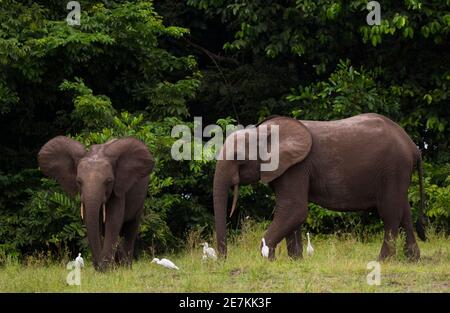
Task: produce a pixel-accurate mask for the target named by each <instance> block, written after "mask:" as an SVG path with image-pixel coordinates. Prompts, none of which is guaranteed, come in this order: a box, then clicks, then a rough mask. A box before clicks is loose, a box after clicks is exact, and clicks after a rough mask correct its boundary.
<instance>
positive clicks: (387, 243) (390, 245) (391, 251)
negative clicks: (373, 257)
mask: <svg viewBox="0 0 450 313" xmlns="http://www.w3.org/2000/svg"><path fill="white" fill-rule="evenodd" d="M394 255H395V240H393V239H390V240H386V239H385V240H384V242H383V246H382V247H381V251H380V255H379V257H378V260H379V261H385V260H387V259H389V258H391V257H393V256H394Z"/></svg>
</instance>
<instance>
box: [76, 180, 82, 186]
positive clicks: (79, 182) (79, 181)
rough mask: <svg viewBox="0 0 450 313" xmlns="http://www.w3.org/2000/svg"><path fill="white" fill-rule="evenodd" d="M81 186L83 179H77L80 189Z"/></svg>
mask: <svg viewBox="0 0 450 313" xmlns="http://www.w3.org/2000/svg"><path fill="white" fill-rule="evenodd" d="M81 184H82V182H81V178H77V185H78V187H81Z"/></svg>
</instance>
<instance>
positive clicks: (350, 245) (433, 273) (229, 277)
mask: <svg viewBox="0 0 450 313" xmlns="http://www.w3.org/2000/svg"><path fill="white" fill-rule="evenodd" d="M246 229H247V230H246V231H245V232H244V234H243V235H241V236H238V237H236V238H234V239H233V240H230V241H232V243H231V244H230V245H229V249H228V258H227V260H226V261H225V262H223V261H217V262H211V261H210V262H204V261H202V260H201V254H202V252H201V246H199V245H198V243H200V242H201V240H200V238H199V237H198V235H196V234H193V235H191V236H190V238H188V240H187V241H188V245H189V246H190V248H188V249H187V252H185V253H181V254H176V255H158V257H160V258H162V257H168V258H169V259H171V260H172V261H174V262H175V263H176V264H177V265H178V266H179V267H180V270H179V271H172V270H168V269H165V268H163V267H161V266H158V265H156V264H151V263H150V260H151V258H150V257H145V256H144V257H142V258H141V259H140V260H138V261H135V262H134V263H133V268H132V269H127V268H119V269H116V270H114V271H109V272H107V273H97V272H96V271H95V270H94V269H93V268H92V266H91V265H90V264H88V265H87V267H86V268H84V269H83V270H82V272H81V286H68V285H67V284H66V276H67V274H68V272H69V270H67V269H66V267H65V262H62V261H61V262H59V263H58V262H52V263H50V264H47V263H48V262H46V261H45V259H42V258H31V259H28V261H26V262H17V261H13V260H6V261H5V262H4V264H3V266H2V267H0V291H2V292H226V293H230V292H449V291H450V241H449V238H448V237H445V236H444V235H440V234H433V233H432V234H430V235H429V240H428V241H427V242H419V246H420V249H421V254H422V257H421V260H420V261H419V262H417V263H410V262H408V261H407V260H406V258H405V256H404V255H403V252H402V250H403V249H402V244H403V239H404V238H399V240H398V242H397V255H396V256H395V257H394V258H392V259H391V260H389V261H385V262H382V263H381V285H380V286H369V285H368V284H367V282H366V275H367V274H368V273H369V270H368V269H366V267H367V263H368V262H369V261H372V260H376V258H377V256H378V252H379V249H380V246H381V241H382V234H379V235H377V236H373V237H371V238H370V239H369V240H368V241H367V242H361V241H359V240H356V239H355V238H353V237H352V236H350V235H343V236H336V235H330V236H313V237H312V242H313V246H314V249H315V254H314V255H313V256H312V257H306V256H305V257H304V259H302V260H296V261H295V260H290V259H289V258H288V257H287V253H286V245H285V243H284V242H283V243H282V244H281V245H279V247H278V249H277V252H276V255H277V259H276V261H274V262H269V261H267V260H265V259H262V257H261V256H260V254H259V243H260V240H261V237H262V235H263V234H264V228H263V227H262V226H261V225H252V226H251V227H246ZM304 250H306V248H305V247H304ZM305 254H306V253H305ZM85 261H86V263H88V261H87V260H85Z"/></svg>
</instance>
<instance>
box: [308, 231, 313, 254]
mask: <svg viewBox="0 0 450 313" xmlns="http://www.w3.org/2000/svg"><path fill="white" fill-rule="evenodd" d="M306 236H307V237H308V246H307V247H306V253H307V254H308V255H309V256H311V255H313V254H314V248H313V246H312V245H311V240H310V239H309V232H307V233H306Z"/></svg>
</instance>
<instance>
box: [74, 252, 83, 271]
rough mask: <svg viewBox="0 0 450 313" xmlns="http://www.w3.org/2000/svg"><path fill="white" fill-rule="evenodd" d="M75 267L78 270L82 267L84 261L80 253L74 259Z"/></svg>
mask: <svg viewBox="0 0 450 313" xmlns="http://www.w3.org/2000/svg"><path fill="white" fill-rule="evenodd" d="M75 266H77V267H78V268H83V267H84V260H83V258H82V257H81V253H78V256H77V257H76V258H75Z"/></svg>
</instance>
